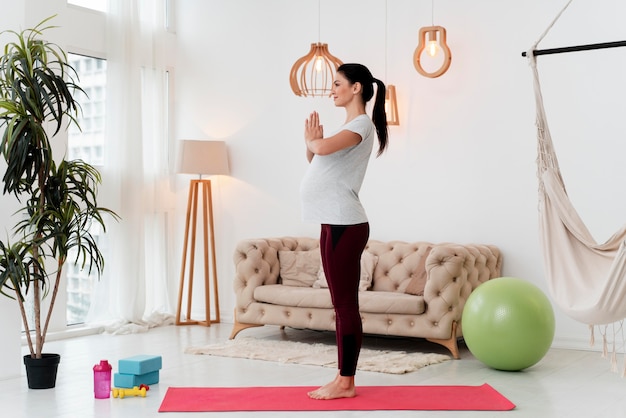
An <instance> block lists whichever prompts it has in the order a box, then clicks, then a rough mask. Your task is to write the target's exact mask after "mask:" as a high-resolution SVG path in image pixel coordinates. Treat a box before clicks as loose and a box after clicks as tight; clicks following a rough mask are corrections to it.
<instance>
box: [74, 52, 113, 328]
mask: <svg viewBox="0 0 626 418" xmlns="http://www.w3.org/2000/svg"><path fill="white" fill-rule="evenodd" d="M68 61H69V63H70V65H71V66H72V67H74V69H75V70H76V73H77V75H78V80H77V84H78V85H79V86H80V87H81V88H82V89H83V90H84V91H85V94H82V93H77V94H76V95H75V96H74V98H75V99H76V101H77V102H78V103H79V104H80V107H81V109H82V112H79V114H78V117H77V120H78V124H79V125H80V128H81V129H78V127H77V126H76V125H74V124H72V125H70V127H69V129H68V141H67V142H68V143H67V148H68V150H67V158H68V159H69V160H75V159H81V160H83V161H85V162H87V163H89V164H91V165H93V166H102V165H103V164H104V119H105V99H106V97H105V90H106V60H103V59H100V58H94V57H88V56H85V55H79V54H71V53H70V54H68ZM91 233H92V235H93V236H94V237H95V238H96V240H98V241H99V243H98V245H99V248H100V251H102V253H103V254H105V252H106V250H107V248H106V243H104V242H103V240H104V237H103V234H102V231H100V226H99V225H95V226H94V229H93V230H92V231H91ZM74 259H75V254H70V255H69V257H68V264H67V270H66V274H67V308H66V309H67V312H66V321H67V325H75V324H80V323H83V322H85V319H86V317H87V313H88V312H89V307H90V304H91V297H92V290H93V284H94V283H95V281H96V280H98V278H97V275H96V274H95V273H92V274H91V275H90V274H88V269H87V270H81V268H80V265H74V264H71V263H73V261H74Z"/></svg>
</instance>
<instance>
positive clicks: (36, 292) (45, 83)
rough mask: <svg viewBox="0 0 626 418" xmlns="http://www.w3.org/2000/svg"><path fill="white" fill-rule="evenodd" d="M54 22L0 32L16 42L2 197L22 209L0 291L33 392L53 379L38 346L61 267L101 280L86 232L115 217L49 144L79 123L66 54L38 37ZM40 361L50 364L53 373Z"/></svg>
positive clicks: (4, 248) (5, 58)
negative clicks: (8, 303) (20, 341)
mask: <svg viewBox="0 0 626 418" xmlns="http://www.w3.org/2000/svg"><path fill="white" fill-rule="evenodd" d="M52 17H54V16H52ZM52 17H49V18H47V19H45V20H43V21H42V22H41V23H39V24H38V25H37V26H35V27H34V28H32V29H26V30H24V31H21V32H16V31H4V32H3V33H2V34H4V35H9V36H11V37H12V38H13V39H14V41H13V42H9V43H7V44H6V45H5V46H4V50H3V54H2V55H1V56H0V132H2V139H1V142H0V154H1V155H2V157H3V158H4V160H5V162H6V171H5V173H4V176H3V177H2V181H3V194H4V195H13V196H15V197H16V198H17V200H18V201H19V202H20V206H21V208H20V209H19V210H18V212H17V213H16V214H15V216H16V218H17V221H16V224H15V225H14V228H13V230H12V232H11V233H10V234H9V235H10V236H9V237H8V238H6V239H5V240H0V293H2V294H3V295H5V296H7V297H9V298H12V299H14V300H15V301H16V304H17V306H18V308H19V311H20V313H21V317H22V322H23V326H24V329H25V331H26V339H27V342H28V347H29V350H30V354H27V355H25V356H24V364H25V367H26V371H27V377H28V385H29V387H30V388H33V389H34V388H49V387H54V385H55V382H56V371H57V365H58V363H59V360H60V355H58V354H49V353H44V352H43V347H44V343H45V341H46V334H47V331H48V325H49V323H50V318H51V316H52V312H53V310H54V307H55V301H56V298H57V294H58V292H59V287H60V283H61V279H62V277H63V267H64V265H65V263H66V262H67V261H68V257H70V255H71V258H70V261H72V262H75V263H78V264H79V265H81V266H82V268H85V269H89V270H90V271H91V270H94V271H95V272H97V274H98V277H100V274H101V273H102V269H103V267H104V259H103V256H102V253H101V252H100V250H99V249H98V242H97V240H96V237H94V236H93V235H92V234H91V232H90V231H92V226H93V225H94V224H100V225H101V226H102V227H103V228H104V226H105V217H106V215H111V216H112V218H113V219H117V215H116V214H115V213H114V212H112V211H111V210H109V209H106V208H102V207H99V206H98V204H97V200H96V198H97V189H98V185H99V184H100V182H101V178H100V173H99V172H98V171H97V170H96V169H95V168H94V167H93V166H91V165H89V164H87V163H85V162H84V161H81V160H71V161H68V160H66V159H65V158H59V157H56V159H55V156H54V155H53V141H52V139H54V137H55V136H56V135H57V134H58V133H59V132H60V131H61V128H62V127H63V126H64V125H65V124H69V123H75V124H77V125H78V122H77V119H76V118H77V116H78V112H79V111H80V106H79V104H78V102H77V101H76V100H75V98H74V95H75V94H76V93H79V92H83V90H82V89H81V88H80V87H79V86H78V84H76V81H75V80H76V79H77V78H78V77H77V75H76V72H75V70H74V68H72V67H71V65H70V64H68V61H67V57H66V54H65V52H64V51H63V50H62V49H61V48H60V47H59V46H58V45H56V44H53V43H50V42H47V41H46V40H44V39H42V38H41V35H42V33H43V32H44V31H45V30H47V29H49V28H52V26H45V25H47V22H48V21H49V20H50V19H52ZM83 93H84V92H83ZM59 145H60V146H64V144H63V143H61V144H59ZM45 298H48V299H47V300H46V302H47V303H45V304H44V303H43V301H44V299H45ZM28 300H30V301H31V303H32V312H31V311H30V309H28V308H27V303H26V301H28ZM32 363H34V365H33V364H32ZM42 364H44V365H46V364H50V365H51V366H52V367H51V371H50V372H46V367H44V366H41V365H42ZM33 371H43V372H44V375H43V376H42V377H37V376H35V375H33Z"/></svg>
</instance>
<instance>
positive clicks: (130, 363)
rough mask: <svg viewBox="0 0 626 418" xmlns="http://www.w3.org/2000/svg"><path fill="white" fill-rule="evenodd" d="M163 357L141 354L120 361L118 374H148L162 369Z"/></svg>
mask: <svg viewBox="0 0 626 418" xmlns="http://www.w3.org/2000/svg"><path fill="white" fill-rule="evenodd" d="M161 366H162V364H161V356H150V355H146V354H141V355H138V356H133V357H128V358H124V359H120V360H119V361H118V372H120V373H121V374H146V373H149V372H154V371H156V370H160V369H161Z"/></svg>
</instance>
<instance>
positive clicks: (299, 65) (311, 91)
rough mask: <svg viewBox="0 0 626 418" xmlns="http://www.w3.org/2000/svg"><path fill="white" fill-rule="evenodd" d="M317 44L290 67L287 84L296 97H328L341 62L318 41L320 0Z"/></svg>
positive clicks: (326, 45)
mask: <svg viewBox="0 0 626 418" xmlns="http://www.w3.org/2000/svg"><path fill="white" fill-rule="evenodd" d="M317 13H318V14H317V25H318V26H317V36H318V42H316V43H312V44H311V50H310V51H309V53H308V54H306V55H305V56H303V57H302V58H300V59H298V60H297V61H296V62H295V63H294V64H293V66H292V67H291V73H290V75H289V84H290V85H291V90H293V92H294V94H295V95H296V96H301V97H308V96H330V92H331V90H332V88H333V79H334V76H335V72H336V71H337V68H339V66H340V65H341V64H343V62H342V61H341V60H340V59H339V58H337V57H335V56H334V55H332V54H331V53H330V52H329V51H328V44H325V43H321V42H320V41H319V39H320V20H321V17H320V15H321V13H320V0H318V1H317Z"/></svg>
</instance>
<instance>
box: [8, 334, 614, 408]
mask: <svg viewBox="0 0 626 418" xmlns="http://www.w3.org/2000/svg"><path fill="white" fill-rule="evenodd" d="M230 330H231V325H230V324H216V325H213V326H211V327H210V328H206V327H202V326H184V327H176V326H168V327H162V328H155V329H152V330H151V331H150V332H148V333H143V334H133V335H123V336H114V335H107V334H101V335H93V336H87V337H79V338H73V339H68V340H61V341H53V342H48V343H47V345H46V348H47V350H46V351H47V352H56V353H60V354H61V355H62V359H61V364H60V365H59V372H58V379H57V385H56V388H54V389H46V390H33V389H28V387H27V383H26V377H25V376H22V377H20V378H17V379H10V380H4V381H0V405H2V411H1V412H0V416H2V417H11V418H18V417H29V418H30V417H46V418H52V417H68V418H87V417H155V416H162V417H166V418H175V417H196V416H198V417H200V416H211V417H228V418H240V417H292V416H295V415H297V416H302V417H317V416H325V417H345V418H348V417H381V418H382V417H385V418H387V417H389V416H394V417H462V418H469V417H472V418H474V417H481V418H482V417H493V416H496V415H497V416H500V415H503V416H511V417H533V418H537V417H540V418H548V417H559V418H561V417H568V418H576V417H581V418H582V417H584V418H593V417H598V418H607V417H608V418H610V417H626V396H625V395H626V379H625V378H622V377H621V376H620V375H619V374H615V373H612V372H611V371H610V370H609V364H608V362H607V360H605V359H603V358H601V356H600V354H599V353H598V352H587V351H574V350H557V349H553V350H550V352H549V353H548V354H547V355H546V357H545V358H544V359H543V360H542V361H540V362H539V363H538V364H536V365H535V366H533V367H531V368H529V369H527V370H525V371H522V372H501V371H496V370H492V369H489V368H487V367H486V366H484V365H483V364H482V363H480V362H479V361H477V360H476V359H474V358H473V357H472V355H471V353H469V352H468V351H467V350H466V349H463V350H462V358H461V359H460V360H451V361H447V362H444V363H441V364H437V365H433V366H428V367H425V368H423V369H421V370H419V371H416V372H413V373H408V374H404V375H390V374H383V373H373V372H359V373H358V374H357V384H361V385H438V384H446V385H448V384H458V385H479V384H483V383H489V384H490V385H491V386H493V387H494V388H495V389H496V390H498V391H499V392H500V393H502V394H503V395H504V396H506V397H507V398H509V399H510V400H511V401H512V402H513V403H515V404H516V405H517V407H516V409H514V410H513V411H509V412H491V413H489V412H445V411H440V412H432V411H421V412H419V411H400V412H389V411H371V412H349V411H345V412H324V413H316V412H304V413H297V414H296V413H293V412H282V413H280V412H279V413H276V412H267V413H259V412H247V413H237V412H232V413H192V414H189V413H187V414H182V413H180V414H178V413H164V414H159V413H158V412H157V411H158V408H159V405H160V404H161V400H162V399H163V396H164V395H165V392H166V390H167V388H168V387H169V386H255V385H256V386H287V385H298V386H311V385H322V384H324V383H326V382H327V381H328V380H330V379H331V378H332V377H333V376H334V373H335V371H334V370H332V369H328V368H323V367H314V366H298V365H282V364H277V363H272V362H265V361H260V360H237V359H228V358H220V357H211V356H198V355H189V354H184V349H185V347H187V346H190V345H202V344H208V343H211V342H218V341H224V340H226V339H227V338H228V335H229V334H230ZM241 335H248V336H257V337H262V338H273V339H290V340H291V339H293V340H298V341H303V340H306V341H317V340H319V339H321V340H324V341H332V338H333V337H332V334H329V333H318V332H313V331H301V330H293V329H286V330H285V331H281V330H280V329H279V328H278V327H269V326H266V327H262V328H253V329H249V330H245V331H243V332H242V334H241ZM364 346H366V347H368V348H389V347H397V348H398V349H400V350H414V351H431V352H433V351H437V352H445V351H444V350H443V349H440V348H439V346H437V345H433V344H430V343H427V342H425V341H422V340H414V339H396V338H376V337H367V338H366V341H365V345H364ZM137 354H158V355H161V356H162V358H163V369H162V370H161V373H160V382H159V384H157V385H153V386H152V387H151V388H150V391H149V392H148V396H147V397H146V398H134V397H133V398H124V399H118V398H111V399H106V400H99V399H94V396H93V372H92V367H93V365H94V364H95V363H97V362H98V361H99V360H100V359H108V360H109V361H110V362H111V363H112V364H113V365H114V366H115V368H116V365H117V360H118V359H120V358H124V357H129V356H133V355H137ZM17 361H19V360H17Z"/></svg>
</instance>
